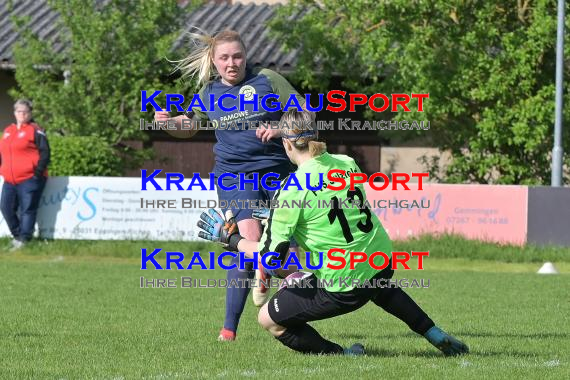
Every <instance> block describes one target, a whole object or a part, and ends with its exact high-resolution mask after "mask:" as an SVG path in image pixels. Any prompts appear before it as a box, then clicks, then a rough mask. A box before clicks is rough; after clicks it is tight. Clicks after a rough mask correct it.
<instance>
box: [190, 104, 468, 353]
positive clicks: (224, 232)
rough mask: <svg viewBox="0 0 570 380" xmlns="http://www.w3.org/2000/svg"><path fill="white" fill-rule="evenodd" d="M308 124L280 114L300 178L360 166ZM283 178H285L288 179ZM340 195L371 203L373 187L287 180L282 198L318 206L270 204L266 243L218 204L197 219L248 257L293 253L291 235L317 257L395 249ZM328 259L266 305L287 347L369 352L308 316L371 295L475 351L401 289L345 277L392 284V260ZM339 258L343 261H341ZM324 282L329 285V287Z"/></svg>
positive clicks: (306, 117) (267, 320) (434, 336)
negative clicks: (325, 332)
mask: <svg viewBox="0 0 570 380" xmlns="http://www.w3.org/2000/svg"><path fill="white" fill-rule="evenodd" d="M306 123H311V116H310V114H309V113H307V112H298V111H296V110H291V111H289V112H286V113H285V114H284V115H283V117H282V118H281V128H282V138H283V145H284V147H285V151H286V153H287V156H288V157H289V159H290V160H291V161H292V162H293V163H294V164H296V165H297V166H298V170H297V171H296V173H295V174H296V176H297V178H303V179H304V178H306V176H307V175H308V176H310V178H311V180H310V184H311V187H312V188H314V187H316V186H317V185H318V184H319V182H320V179H319V176H321V175H322V176H323V177H324V178H326V173H328V172H329V171H330V170H333V169H340V170H344V171H346V172H356V173H360V169H359V168H358V166H357V165H356V163H355V161H354V160H353V159H352V158H350V157H348V156H345V155H332V154H329V153H327V152H326V145H325V144H324V143H323V142H319V141H317V130H316V128H313V129H310V128H309V129H305V128H302V127H299V126H304V125H307V124H306ZM323 173H324V174H323ZM284 183H286V180H284V181H283V182H282V184H284ZM341 198H344V199H347V198H348V199H350V200H352V201H358V204H360V205H365V203H366V194H365V191H364V188H363V186H362V185H361V184H357V185H356V186H355V188H354V189H353V190H350V189H349V187H348V185H347V186H346V188H345V189H344V190H340V191H333V190H331V189H329V188H327V187H325V186H323V187H322V189H321V190H308V189H305V190H298V189H297V187H295V186H292V187H290V188H289V189H288V190H285V188H284V186H282V188H281V189H280V190H278V191H277V193H276V194H275V197H274V200H278V201H279V203H280V204H281V203H282V202H283V201H288V203H289V204H291V203H292V202H291V201H293V200H295V201H311V202H310V203H311V204H312V207H311V208H308V207H306V208H274V209H271V210H270V213H269V216H268V219H267V222H266V224H267V225H266V228H265V230H264V232H263V235H262V238H261V241H260V242H255V241H250V240H247V239H244V238H242V237H241V236H240V234H239V231H238V229H237V224H236V223H235V220H234V219H233V218H232V217H231V215H228V216H227V217H226V218H225V219H223V218H222V216H220V215H219V214H218V213H217V212H216V211H215V210H213V209H211V210H209V215H208V214H206V213H204V214H202V217H201V219H202V221H200V222H199V223H198V226H199V227H200V228H201V229H202V230H203V231H202V232H200V234H199V235H200V237H202V238H205V239H208V240H212V241H218V242H221V243H222V244H224V245H225V246H226V247H228V248H229V250H232V251H240V252H245V254H246V255H247V256H248V257H254V253H253V252H259V257H261V256H262V255H264V254H266V253H267V252H276V253H277V254H279V260H281V261H283V260H284V259H285V257H286V255H287V253H288V249H289V241H290V238H291V237H293V238H294V239H295V240H296V241H297V243H298V244H299V248H300V249H299V250H301V249H304V250H305V251H306V252H310V254H311V261H312V262H313V263H315V262H319V260H320V259H319V256H318V255H319V252H327V251H329V250H330V249H331V248H341V249H345V250H346V251H349V252H365V253H367V254H368V255H370V254H372V253H373V252H378V251H381V252H384V253H386V254H388V255H390V253H391V252H392V244H391V241H390V239H389V237H388V235H387V234H386V231H385V230H384V228H383V227H382V225H381V224H380V221H379V220H378V218H377V217H376V216H375V215H373V213H372V212H371V210H370V209H369V208H368V207H366V206H361V207H341V206H343V205H344V206H345V205H346V203H343V202H342V201H341ZM319 200H320V201H326V202H327V204H331V203H330V202H332V207H330V208H322V207H321V208H319V207H316V206H317V205H318V204H319V203H318V202H319ZM305 204H306V203H305ZM379 259H381V260H380V262H378V263H376V262H375V264H376V265H378V266H381V265H382V264H383V263H382V262H381V261H382V258H381V257H380V258H379ZM322 261H323V265H322V266H321V268H320V269H317V270H316V271H315V272H314V273H312V274H311V275H310V276H309V277H307V278H306V279H305V284H308V285H312V287H310V286H305V287H283V288H281V289H280V290H279V291H277V292H276V293H275V294H274V295H273V297H271V299H270V300H269V302H267V303H266V304H265V305H264V306H263V307H262V308H261V310H260V311H259V316H258V320H259V323H260V324H261V326H262V327H263V328H265V329H266V330H268V331H269V332H270V333H271V334H272V335H273V336H274V337H275V338H277V339H278V340H279V341H280V342H281V343H283V344H284V345H285V346H287V347H289V348H291V349H293V350H295V351H299V352H303V353H313V354H347V355H358V354H363V353H364V348H363V346H362V345H361V344H358V343H357V344H354V345H352V346H351V347H349V348H343V347H342V346H340V345H338V344H336V343H334V342H331V341H329V340H326V339H324V338H323V337H322V336H321V335H319V333H318V332H317V331H316V330H315V329H314V328H313V327H311V326H310V325H309V324H308V322H311V321H316V320H321V319H327V318H331V317H335V316H338V315H342V314H346V313H350V312H352V311H355V310H357V309H359V308H360V307H362V306H364V305H365V304H367V303H368V302H369V301H372V302H373V303H374V304H376V305H377V306H379V307H381V308H382V309H383V310H385V311H386V312H388V313H390V314H392V315H394V316H395V317H397V318H399V319H400V320H402V321H404V322H405V323H406V324H407V325H408V326H409V327H410V329H412V330H413V331H414V332H416V333H418V334H420V335H422V336H424V337H425V338H426V339H427V340H428V341H429V342H430V343H431V344H433V345H434V346H436V347H437V348H438V349H440V350H441V351H442V352H443V353H444V354H445V355H459V354H464V353H467V352H468V351H469V350H468V347H467V346H466V345H465V344H464V343H462V342H461V341H459V340H458V339H456V338H454V337H453V336H451V335H449V334H447V333H445V332H444V331H443V330H441V329H440V328H438V327H437V326H435V324H434V322H433V321H432V320H431V319H430V318H429V317H428V315H427V314H426V313H425V312H424V311H423V310H422V309H421V308H420V307H419V306H418V305H417V304H416V303H415V302H414V301H413V300H412V299H411V298H410V297H409V296H408V295H407V294H406V293H405V292H404V291H403V290H402V289H401V288H399V287H353V286H351V285H352V284H353V282H352V281H339V279H340V278H351V279H357V280H358V283H363V282H364V281H365V280H370V281H375V283H382V281H381V280H384V281H383V283H386V282H387V280H388V279H390V278H392V275H393V273H394V271H393V269H391V265H388V266H387V267H386V268H385V269H382V270H378V269H374V268H373V267H372V266H371V265H370V264H369V263H368V262H367V261H365V262H357V263H355V266H354V269H350V268H349V267H348V265H347V266H345V268H342V269H340V270H333V269H330V268H328V267H327V265H326V264H327V263H329V262H330V261H329V258H328V257H327V255H323V259H322ZM390 264H391V263H390ZM333 265H337V263H336V261H335V262H334V263H333ZM266 271H267V270H266ZM270 274H272V275H276V273H270ZM277 274H278V273H277ZM319 280H320V281H319ZM323 280H324V281H323ZM330 280H332V281H330ZM377 280H380V281H377ZM317 282H318V283H319V284H321V286H318V284H317ZM322 284H327V285H326V286H324V287H323V286H322Z"/></svg>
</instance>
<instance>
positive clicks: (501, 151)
mask: <svg viewBox="0 0 570 380" xmlns="http://www.w3.org/2000/svg"><path fill="white" fill-rule="evenodd" d="M303 9H310V11H308V12H305V13H302V10H303ZM272 27H273V29H274V31H275V33H276V34H277V35H278V36H279V38H280V39H283V40H284V41H286V44H287V46H288V47H290V48H291V47H301V55H300V61H299V63H298V66H297V68H296V69H297V70H296V74H295V75H296V79H297V80H298V81H300V82H301V83H302V84H303V85H304V86H307V87H309V88H312V89H316V90H320V91H324V90H328V89H329V88H328V86H329V83H330V80H331V78H332V77H333V75H340V76H341V77H342V78H343V83H342V84H343V86H346V87H347V88H348V89H351V90H352V91H354V92H359V93H367V94H373V93H384V94H391V93H407V94H410V93H429V95H430V97H429V99H428V100H426V101H424V109H425V112H422V113H420V112H417V111H416V109H417V107H415V108H413V107H410V109H411V110H412V112H403V111H402V109H401V108H400V109H399V112H398V114H396V115H390V114H378V113H374V112H372V111H369V112H368V114H367V115H366V117H368V118H370V119H384V118H390V117H392V116H393V117H394V118H395V119H399V120H429V121H431V129H430V131H429V136H430V137H431V139H430V140H431V141H433V142H434V143H435V144H437V146H438V147H439V148H441V149H442V150H450V151H451V152H452V154H453V157H454V160H453V163H452V165H451V166H450V167H448V170H447V180H448V181H450V182H476V183H502V184H545V183H549V181H550V173H551V168H550V157H551V155H550V152H551V151H552V147H553V124H554V93H555V92H554V77H555V75H554V73H555V70H554V69H555V45H556V4H555V3H553V2H552V1H546V0H538V1H532V2H529V1H524V2H523V1H519V2H512V1H498V2H497V1H493V2H482V1H457V0H454V1H442V0H436V1H408V0H394V1H386V2H385V1H372V0H355V1H350V2H347V1H340V0H322V1H309V0H294V1H291V2H290V4H288V5H287V6H286V7H283V8H282V9H281V10H280V14H279V16H278V17H276V18H275V22H274V23H273V24H272ZM566 30H569V28H568V26H567V28H566ZM566 40H567V41H568V38H566ZM566 50H567V53H566V56H568V53H569V52H570V48H569V44H566ZM567 71H568V70H567ZM568 74H569V73H568V72H566V74H565V77H566V78H568ZM567 83H568V81H567ZM565 92H568V85H566V90H565ZM566 99H568V97H566ZM378 106H381V103H379V104H378ZM568 106H569V104H568V100H567V101H566V106H565V109H566V110H568V109H569V107H568ZM568 115H569V113H568V112H566V113H565V120H566V121H568V119H569V118H568ZM382 133H383V134H385V135H387V136H391V138H392V139H397V138H400V137H401V136H402V134H403V133H409V132H402V131H397V132H396V131H393V132H391V133H390V132H388V133H386V132H382ZM417 133H418V134H424V135H425V134H426V133H425V132H417ZM408 136H409V135H408ZM411 137H417V136H411ZM563 144H564V150H565V152H569V151H570V133H568V132H566V133H565V135H564V142H563ZM565 163H566V165H570V156H569V155H568V154H566V155H565Z"/></svg>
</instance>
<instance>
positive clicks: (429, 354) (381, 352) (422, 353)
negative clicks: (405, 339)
mask: <svg viewBox="0 0 570 380" xmlns="http://www.w3.org/2000/svg"><path fill="white" fill-rule="evenodd" d="M366 355H368V356H377V357H383V358H392V357H410V358H440V357H441V358H446V359H453V358H465V359H468V358H469V357H501V356H516V357H519V358H520V357H525V358H534V357H536V355H535V354H533V353H530V352H520V351H512V350H511V351H508V352H505V351H489V350H486V351H477V350H476V349H475V350H473V349H471V351H470V352H469V353H468V354H466V355H460V356H450V357H446V356H444V355H443V354H442V353H441V352H440V351H438V350H437V349H435V348H434V349H433V350H429V349H428V350H417V351H412V352H409V351H398V350H386V349H374V348H370V349H368V348H366Z"/></svg>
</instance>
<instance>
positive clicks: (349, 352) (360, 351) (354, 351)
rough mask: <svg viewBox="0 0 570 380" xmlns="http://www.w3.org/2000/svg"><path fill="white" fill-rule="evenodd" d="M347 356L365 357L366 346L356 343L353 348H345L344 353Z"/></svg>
mask: <svg viewBox="0 0 570 380" xmlns="http://www.w3.org/2000/svg"><path fill="white" fill-rule="evenodd" d="M342 354H343V355H345V356H362V355H365V354H366V352H365V351H364V346H363V345H362V344H360V343H354V344H353V345H352V346H350V347H348V348H345V349H344V350H343V351H342Z"/></svg>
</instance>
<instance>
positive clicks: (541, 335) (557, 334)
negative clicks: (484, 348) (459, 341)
mask: <svg viewBox="0 0 570 380" xmlns="http://www.w3.org/2000/svg"><path fill="white" fill-rule="evenodd" d="M458 336H464V337H471V338H521V339H529V338H530V339H544V338H561V339H568V338H570V333H566V332H543V333H540V332H537V333H532V334H521V333H501V332H500V333H493V332H489V333H480V332H477V333H470V332H465V333H461V334H458Z"/></svg>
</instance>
